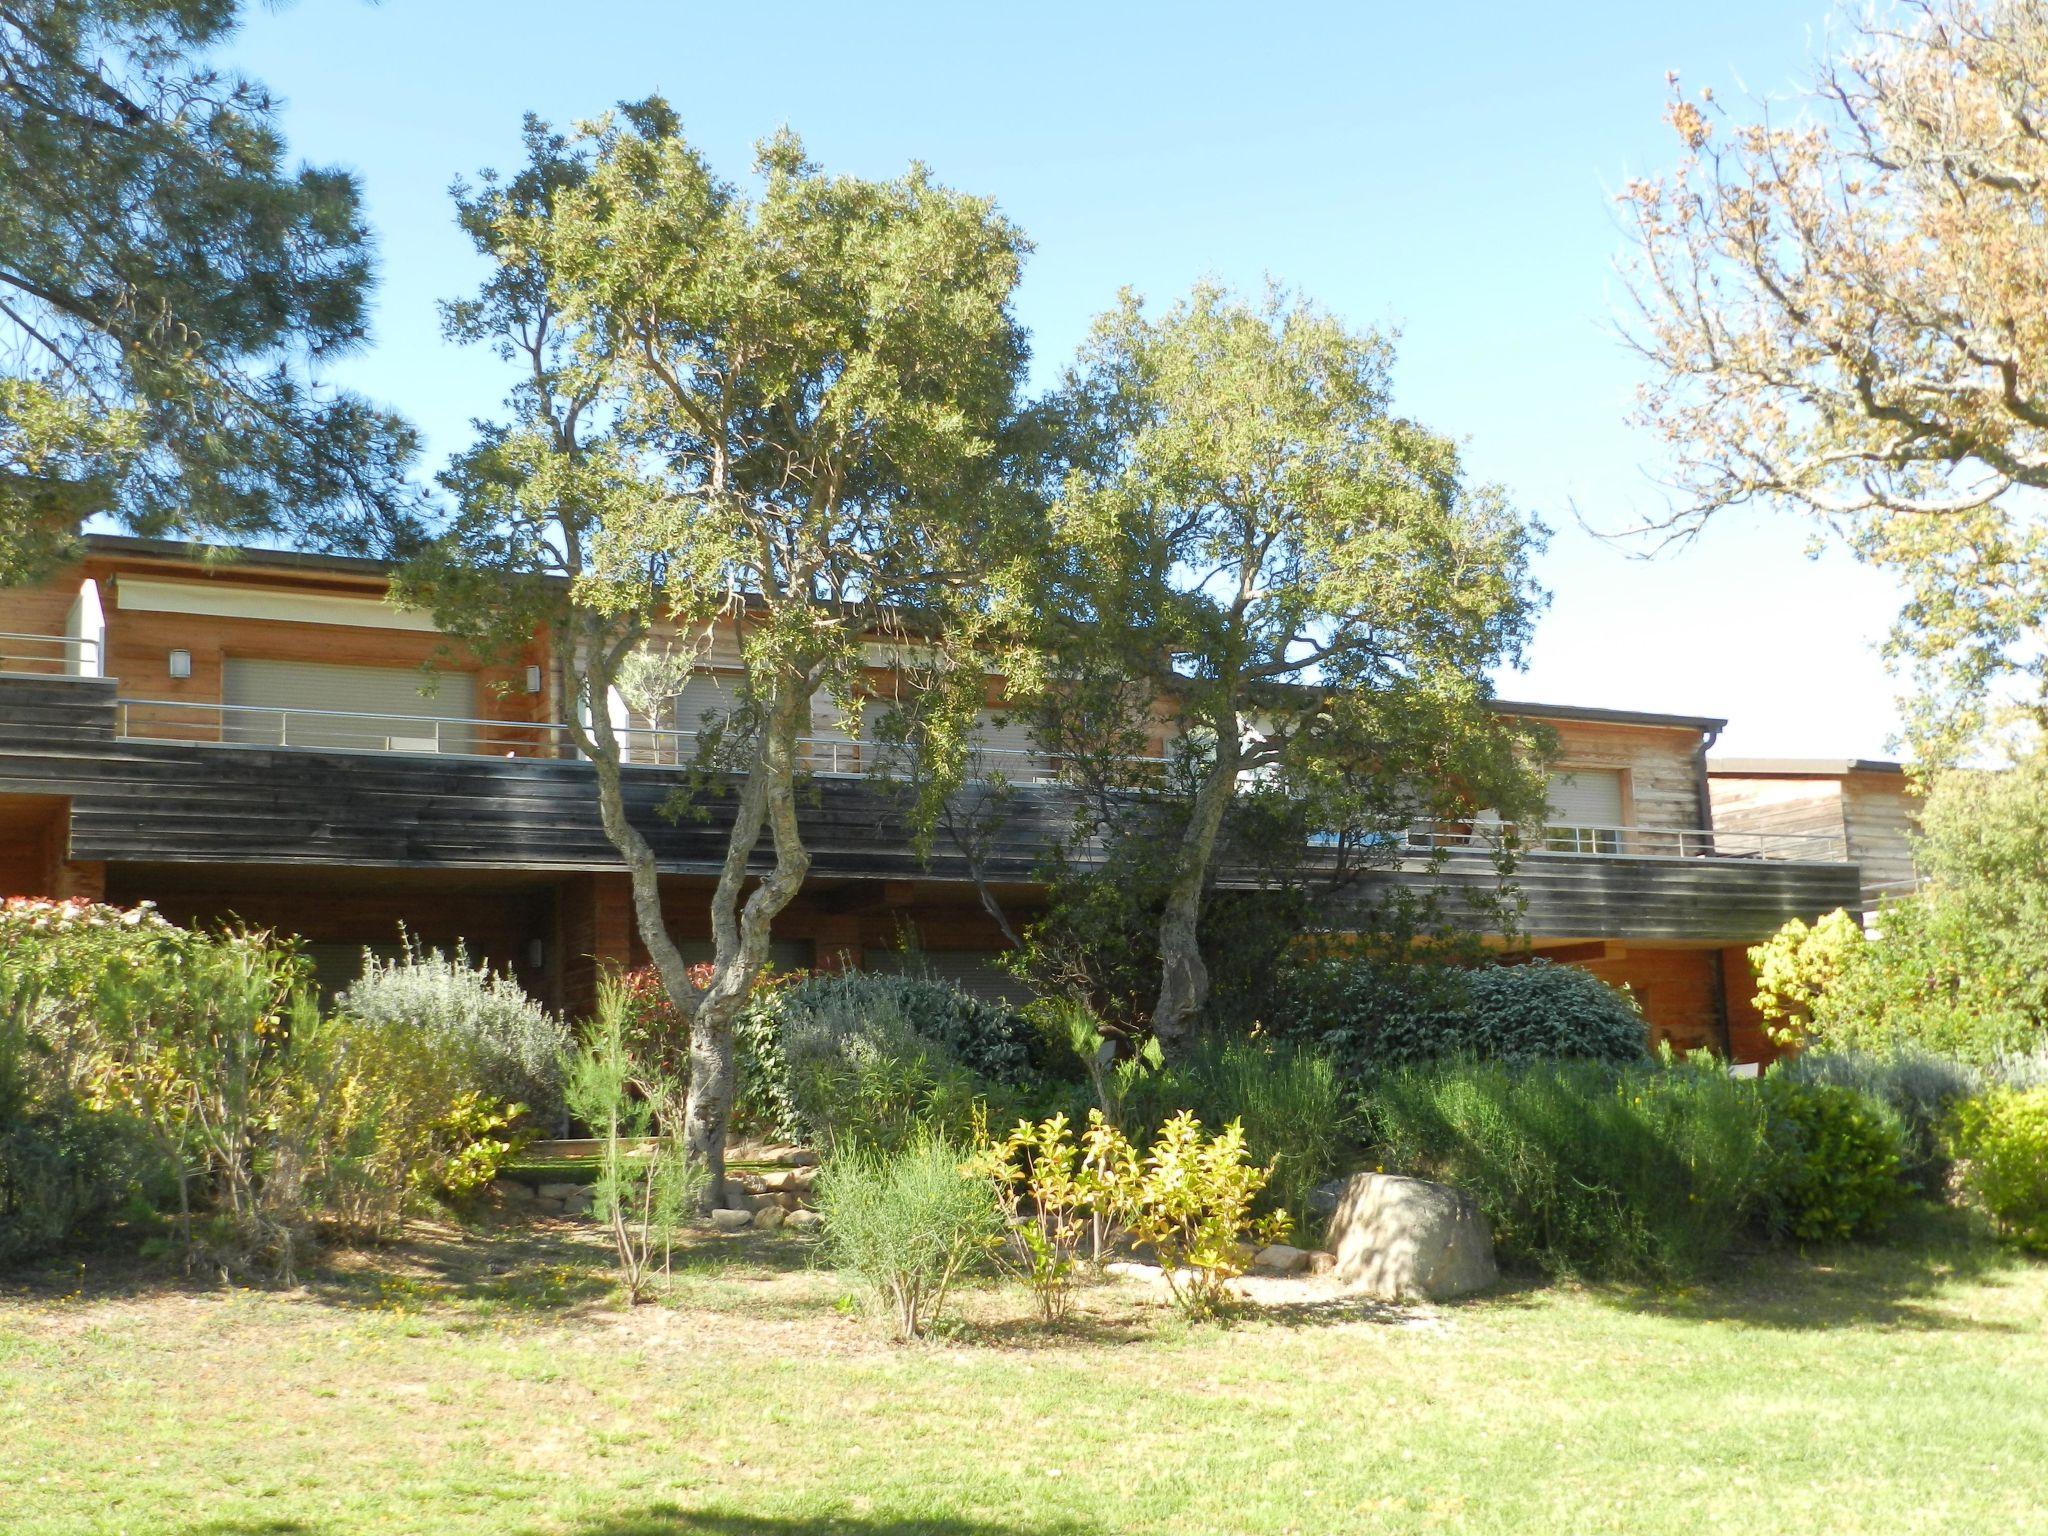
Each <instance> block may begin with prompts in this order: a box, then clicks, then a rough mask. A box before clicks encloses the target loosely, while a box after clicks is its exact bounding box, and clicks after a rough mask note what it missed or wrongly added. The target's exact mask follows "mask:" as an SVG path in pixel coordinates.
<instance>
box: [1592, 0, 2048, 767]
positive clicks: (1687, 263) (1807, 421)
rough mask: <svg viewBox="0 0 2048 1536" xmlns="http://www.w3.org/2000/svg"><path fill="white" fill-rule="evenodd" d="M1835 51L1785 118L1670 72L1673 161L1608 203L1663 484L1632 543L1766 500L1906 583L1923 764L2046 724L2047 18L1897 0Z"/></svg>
mask: <svg viewBox="0 0 2048 1536" xmlns="http://www.w3.org/2000/svg"><path fill="white" fill-rule="evenodd" d="M1839 37H1840V43H1839V46H1838V47H1837V48H1836V50H1835V52H1834V56H1833V57H1832V58H1827V59H1824V60H1823V61H1822V62H1821V63H1820V64H1819V66H1818V67H1817V71H1816V74H1815V77H1814V79H1813V81H1812V89H1811V91H1810V93H1809V98H1808V101H1807V104H1806V106H1805V107H1804V108H1803V109H1802V111H1801V112H1800V113H1799V114H1798V115H1796V116H1793V117H1789V118H1785V117H1777V118H1774V117H1773V116H1772V114H1771V113H1769V112H1768V111H1765V110H1762V109H1755V110H1746V111H1743V112H1740V113H1731V112H1730V111H1728V110H1727V109H1726V108H1724V107H1723V106H1722V105H1721V104H1720V103H1718V102H1717V101H1716V100H1715V99H1714V98H1713V95H1712V93H1711V92H1705V93H1701V94H1700V95H1699V96H1697V97H1696V98H1691V99H1688V98H1687V97H1686V96H1684V95H1682V94H1679V92H1678V90H1677V86H1676V82H1675V78H1674V84H1673V95H1672V99H1671V103H1670V107H1669V111H1668V114H1667V115H1668V118H1669V121H1670V123H1671V126H1672V128H1673V130H1674V131H1675V133H1676V134H1677V136H1678V139H1679V145H1680V158H1679V160H1678V163H1677V166H1676V168H1675V169H1674V170H1672V171H1671V172H1670V173H1668V174H1666V175H1663V176H1659V177H1652V178H1646V179H1643V180H1640V181H1637V182H1634V183H1633V184H1631V185H1630V186H1629V187H1628V189H1627V191H1626V192H1625V194H1624V197H1623V203H1624V206H1625V209H1626V211H1627V215H1628V217H1629V220H1630V223H1631V225H1632V232H1633V234H1634V237H1635V240H1634V245H1635V251H1634V260H1633V263H1632V274H1631V286H1632V288H1633V291H1634V295H1635V299H1636V315H1635V319H1634V321H1633V323H1632V324H1631V326H1630V328H1629V331H1630V337H1631V339H1632V340H1633V342H1634V344H1635V345H1636V347H1637V348H1638V349H1639V350H1640V351H1641V353H1642V354H1643V356H1644V357H1645V358H1647V360H1648V361H1649V363H1650V364H1651V365H1652V373H1651V376H1650V379H1649V382H1648V384H1647V385H1646V387H1645V390H1644V393H1643V400H1642V409H1641V413H1640V414H1641V417H1642V419H1643V421H1644V422H1645V423H1646V424H1647V425H1648V426H1649V427H1650V428H1651V429H1653V430H1654V431H1656V432H1657V433H1659V434H1660V435H1661V436H1662V438H1663V439H1664V441H1665V443H1666V444H1667V445H1668V447H1669V450H1670V474H1671V478H1672V480H1673V482H1674V497H1675V499H1674V502H1673V504H1672V506H1671V507H1670V508H1669V510H1668V512H1666V513H1664V514H1661V515H1659V516H1658V517H1656V518H1654V519H1652V520H1651V521H1650V523H1649V525H1648V526H1649V527H1650V528H1652V529H1654V530H1657V531H1660V532H1662V533H1663V534H1666V535H1671V536H1676V537H1680V538H1682V537H1685V536H1687V535H1690V534H1692V533H1695V532H1697V531H1698V530H1699V529H1700V528H1701V527H1702V526H1703V525H1704V524H1705V523H1707V522H1708V521H1709V520H1710V519H1712V518H1713V517H1714V516H1716V515H1717V514H1718V513H1720V512H1721V511H1722V510H1724V509H1726V508H1729V507H1735V506H1741V505H1744V504H1748V503H1764V504H1769V505H1776V506H1781V507H1785V508H1789V509H1792V510H1796V511H1799V512H1803V513H1805V514H1807V515H1809V516H1811V517H1812V518H1814V519H1815V521H1816V524H1817V526H1818V528H1819V529H1820V530H1821V531H1823V532H1825V533H1830V534H1833V535H1835V536H1838V537H1839V538H1841V539H1842V540H1844V541H1846V543H1847V545H1848V547H1849V548H1851V549H1852V550H1853V551H1854V552H1855V553H1856V554H1857V555H1858V556H1859V557H1860V558H1862V559H1864V560H1866V561H1868V562H1870V563H1872V564H1873V565H1875V566H1878V567H1880V568H1882V569H1884V570H1886V571H1888V572H1890V573H1892V574H1894V575H1896V576H1897V577H1898V578H1899V579H1900V581H1901V582H1902V583H1903V584H1904V586H1905V589H1906V595H1907V602H1906V606H1905V609H1904V611H1903V613H1902V615H1901V619H1900V623H1899V624H1898V626H1897V628H1896V629H1895V631H1894V633H1893V636H1892V640H1891V643H1890V652H1891V655H1892V656H1893V658H1894V659H1895V661H1897V662H1899V663H1901V664H1903V665H1905V666H1907V667H1908V668H1910V669H1911V670H1912V671H1913V672H1914V673H1916V674H1917V678H1918V682H1919V685H1920V686H1919V689H1918V697H1917V699H1916V700H1915V701H1913V708H1912V709H1911V711H1910V713H1909V726H1910V733H1911V735H1912V737H1913V738H1914V743H1915V745H1916V747H1917V748H1918V749H1919V750H1920V752H1921V753H1922V754H1923V755H1924V756H1926V757H1927V758H1929V759H1930V760H1931V761H1933V762H1936V763H1939V762H1940V761H1943V760H1946V759H1951V758H1953V757H1955V756H1956V755H1957V754H1958V753H1959V752H1962V751H1964V750H1966V748H1967V746H1968V744H1969V743H1970V741H1971V739H1972V738H1973V737H1974V736H1975V735H1976V734H1977V733H1978V732H1979V731H1980V730H1982V729H1983V728H1984V727H1986V726H1987V725H1995V724H1997V723H1998V722H1999V720H2000V717H2001V716H2003V715H2005V714H2006V713H2007V712H2008V711H2012V712H2013V713H2016V714H2017V716H2018V718H2019V719H2020V720H2022V721H2025V722H2029V723H2031V724H2032V725H2033V726H2035V727H2038V726H2039V725H2040V724H2041V723H2043V722H2044V721H2048V647H2043V646H2042V644H2041V643H2040V642H2041V632H2042V626H2043V623H2044V620H2048V520H2044V519H2043V517H2042V514H2041V499H2040V493H2041V491H2042V490H2043V489H2044V488H2048V287H2044V285H2043V283H2042V257H2041V252H2042V245H2041V226H2042V222H2043V220H2044V218H2048V117H2044V110H2043V103H2042V99H2041V82H2042V81H2043V80H2044V79H2048V8H2044V7H2043V6H2042V5H2040V4H2038V3H2035V0H1903V3H1901V4H1899V5H1896V6H1893V7H1888V8H1881V9H1873V10H1872V11H1870V12H1869V13H1867V14H1864V15H1861V16H1852V17H1849V18H1847V20H1846V22H1845V25H1844V27H1843V29H1842V31H1841V33H1840V34H1839Z"/></svg>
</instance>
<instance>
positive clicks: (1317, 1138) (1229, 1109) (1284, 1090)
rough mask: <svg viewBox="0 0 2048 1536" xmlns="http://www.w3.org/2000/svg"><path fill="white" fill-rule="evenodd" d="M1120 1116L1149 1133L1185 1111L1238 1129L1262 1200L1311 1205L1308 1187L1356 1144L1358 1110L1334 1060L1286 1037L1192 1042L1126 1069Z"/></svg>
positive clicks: (1141, 1135) (1142, 1135)
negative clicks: (1263, 1173)
mask: <svg viewBox="0 0 2048 1536" xmlns="http://www.w3.org/2000/svg"><path fill="white" fill-rule="evenodd" d="M1120 1099H1121V1113H1120V1114H1119V1115H1118V1116H1117V1117H1116V1119H1117V1123H1118V1124H1119V1125H1120V1126H1121V1127H1122V1128H1123V1129H1124V1130H1125V1131H1126V1132H1127V1133H1128V1134H1130V1135H1131V1136H1133V1137H1134V1138H1136V1139H1138V1140H1140V1141H1150V1140H1151V1139H1152V1138H1153V1137H1154V1136H1156V1135H1157V1134H1158V1133H1159V1130H1160V1128H1161V1127H1162V1126H1164V1125H1165V1124H1166V1123H1167V1122H1168V1120H1169V1119H1171V1118H1172V1116H1173V1115H1174V1114H1176V1113H1178V1112H1181V1111H1186V1112H1188V1113H1191V1114H1193V1115H1194V1116H1195V1118H1196V1119H1198V1120H1200V1121H1201V1122H1202V1123H1203V1124H1205V1125H1228V1124H1232V1123H1236V1124H1238V1125H1240V1126H1242V1128H1243V1134H1244V1143H1245V1150H1246V1153H1247V1155H1248V1156H1249V1157H1250V1158H1251V1160H1252V1161H1253V1162H1254V1163H1256V1164H1258V1165H1259V1166H1261V1167H1263V1168H1266V1169H1268V1170H1269V1177H1268V1179H1267V1182H1266V1185H1265V1188H1264V1191H1263V1193H1262V1195H1261V1197H1260V1202H1261V1208H1262V1209H1270V1208H1272V1207H1274V1206H1279V1207H1281V1208H1283V1209H1286V1210H1290V1211H1297V1212H1298V1211H1304V1210H1306V1209H1307V1208H1308V1194H1309V1191H1310V1190H1312V1189H1313V1188H1315V1186H1316V1185H1318V1184H1320V1183H1322V1182H1323V1181H1324V1180H1325V1179H1328V1178H1330V1177H1331V1176H1332V1175H1334V1174H1336V1173H1337V1172H1339V1171H1340V1169H1341V1168H1342V1167H1343V1165H1344V1163H1345V1161H1346V1157H1347V1155H1348V1154H1349V1153H1351V1152H1352V1151H1354V1150H1355V1148H1356V1145H1357V1135H1356V1132H1357V1115H1356V1112H1355V1110H1354V1108H1353V1105H1352V1101H1351V1094H1350V1092H1349V1090H1348V1089H1347V1087H1346V1085H1345V1084H1344V1083H1343V1081H1342V1080H1341V1079H1340V1078H1339V1076H1338V1073H1337V1068H1336V1064H1335V1063H1334V1062H1333V1061H1332V1060H1331V1058H1330V1057H1329V1056H1328V1055H1327V1054H1325V1053H1324V1052H1322V1051H1318V1050H1314V1049H1311V1048H1309V1047H1306V1046H1298V1045H1295V1044H1292V1043H1291V1042H1287V1041H1272V1040H1260V1039H1251V1040H1245V1039H1238V1040H1222V1039H1218V1038H1216V1037H1214V1036H1210V1037H1207V1038H1205V1039H1203V1040H1201V1041H1200V1042H1198V1043H1197V1045H1196V1046H1195V1048H1194V1049H1193V1050H1192V1051H1191V1052H1190V1053H1189V1054H1188V1055H1187V1056H1186V1057H1185V1058H1184V1059H1182V1060H1180V1061H1176V1062H1173V1063H1170V1064H1167V1065H1164V1066H1160V1067H1157V1068H1156V1069H1153V1070H1149V1071H1145V1070H1140V1071H1136V1072H1128V1073H1125V1074H1124V1075H1123V1081H1122V1091H1121V1095H1120Z"/></svg>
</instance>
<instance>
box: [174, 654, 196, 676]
mask: <svg viewBox="0 0 2048 1536" xmlns="http://www.w3.org/2000/svg"><path fill="white" fill-rule="evenodd" d="M191 675H192V653H191V652H190V651H173V652H171V676H173V677H190V676H191Z"/></svg>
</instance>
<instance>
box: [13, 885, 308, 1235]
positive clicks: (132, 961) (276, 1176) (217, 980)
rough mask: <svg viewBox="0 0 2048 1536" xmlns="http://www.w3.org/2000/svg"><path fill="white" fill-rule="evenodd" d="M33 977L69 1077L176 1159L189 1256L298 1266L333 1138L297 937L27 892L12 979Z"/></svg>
mask: <svg viewBox="0 0 2048 1536" xmlns="http://www.w3.org/2000/svg"><path fill="white" fill-rule="evenodd" d="M30 980H33V981H34V982H35V984H36V987H37V992H36V997H35V1001H34V1004H33V1007H32V1009H31V1011H30V1015H29V1026H28V1027H29V1030H30V1031H31V1032H32V1033H33V1034H34V1035H35V1037H36V1038H37V1039H38V1040H39V1041H40V1042H41V1043H42V1045H43V1046H45V1047H47V1048H48V1049H49V1050H51V1051H52V1052H53V1053H55V1055H57V1056H58V1057H59V1058H61V1060H62V1062H63V1067H62V1071H63V1075H64V1080H65V1081H66V1082H67V1083H70V1084H75V1085H76V1086H77V1093H78V1097H79V1099H80V1101H81V1102H82V1103H83V1104H84V1106H85V1107H86V1108H87V1109H88V1110H90V1111H91V1112H93V1113H95V1114H100V1115H120V1116H122V1117H124V1118H125V1119H126V1120H128V1121H129V1122H130V1123H131V1124H133V1125H135V1126H137V1127H139V1128H140V1129H141V1130H142V1131H143V1132H144V1133H145V1134H146V1135H147V1137H148V1139H149V1142H150V1144H151V1146H152V1147H153V1148H154V1150H155V1152H156V1154H157V1156H158V1158H159V1159H160V1160H161V1163H162V1165H163V1166H164V1167H165V1168H166V1169H167V1170H168V1175H169V1183H170V1187H171V1189H172V1191H173V1193H174V1197H175V1211H174V1214H175V1218H176V1224H177V1237H178V1241H179V1244H180V1246H181V1247H182V1249H183V1250H184V1253H185V1256H186V1260H187V1262H188V1264H189V1263H196V1262H201V1261H204V1262H207V1263H210V1264H212V1265H214V1266H215V1267H218V1268H220V1269H221V1270H223V1271H233V1270H240V1269H245V1268H248V1267H250V1266H252V1265H257V1264H262V1265H267V1266H269V1267H271V1268H273V1269H275V1270H276V1271H277V1272H279V1273H282V1274H289V1273H290V1272H291V1268H292V1264H293V1259H294V1256H295V1254H296V1252H297V1250H298V1248H299V1246H300V1244H301V1243H302V1242H303V1240H304V1239H305V1238H306V1237H307V1236H308V1233H309V1222H310V1218H311V1214H312V1210H311V1199H310V1185H309V1179H310V1177H311V1176H312V1175H313V1174H314V1173H315V1171H316V1170H317V1168H318V1166H319V1163H320V1160H321V1154H322V1150H323V1149H322V1147H321V1135H320V1133H321V1120H320V1115H319V1110H320V1106H321V1101H322V1091H323V1081H324V1080H323V1079H322V1078H321V1076H320V1074H319V1073H318V1072H317V1071H310V1070H304V1069H303V1068H304V1067H306V1066H307V1065H308V1063H305V1062H302V1061H301V1060H300V1059H299V1058H300V1057H302V1056H304V1055H306V1054H307V1053H305V1052H303V1051H302V1050H301V1048H300V1042H301V1041H302V1040H303V1039H305V1038H308V1037H310V1036H311V1035H313V1034H315V1033H316V1032H317V1031H316V1029H315V1026H316V1025H317V1022H318V1014H317V1010H316V1009H315V1008H314V1005H313V1002H312V997H311V992H310V989H309V980H310V977H309V973H308V970H307V967H306V966H305V964H304V962H303V961H302V960H301V959H300V957H299V955H298V954H297V952H296V950H295V949H294V948H293V947H292V946H291V945H290V944H288V943H281V942H278V941H276V940H274V939H273V938H272V937H271V936H270V935H268V934H263V933H258V932H254V931H250V930H245V929H226V930H222V931H220V932H218V933H205V932H199V931H193V930H187V929H183V928H178V927H176V926H174V925H172V924H171V923H168V922H166V921H165V920H164V919H163V918H162V917H161V916H160V915H158V914H157V912H156V911H155V910H154V909H153V908H151V907H149V906H148V905H147V904H144V905H142V906H139V907H136V908H133V909H130V910H126V911H123V910H121V909H119V908H115V907H108V906H103V905H99V904H95V903H91V902H79V901H69V902H45V901H35V900H14V901H10V902H8V903H7V904H6V906H5V908H4V910H0V985H7V986H10V987H15V988H18V987H20V986H21V985H22V984H23V983H24V982H26V981H30ZM195 1216H196V1217H197V1218H198V1219H197V1220H195Z"/></svg>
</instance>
